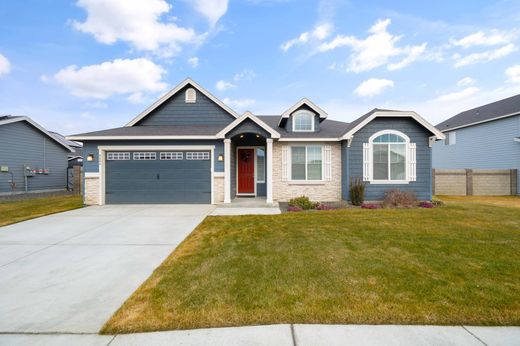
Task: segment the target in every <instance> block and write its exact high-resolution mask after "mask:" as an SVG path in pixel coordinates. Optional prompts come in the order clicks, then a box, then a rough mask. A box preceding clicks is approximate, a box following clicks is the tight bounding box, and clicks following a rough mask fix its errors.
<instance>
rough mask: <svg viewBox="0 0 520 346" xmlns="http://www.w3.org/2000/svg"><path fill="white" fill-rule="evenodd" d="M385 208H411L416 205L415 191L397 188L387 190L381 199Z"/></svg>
mask: <svg viewBox="0 0 520 346" xmlns="http://www.w3.org/2000/svg"><path fill="white" fill-rule="evenodd" d="M383 206H384V207H385V208H411V207H415V206H417V197H416V196H415V193H413V192H408V191H401V190H398V189H392V190H387V191H386V192H385V198H384V200H383Z"/></svg>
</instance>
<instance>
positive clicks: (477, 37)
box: [450, 30, 516, 49]
mask: <svg viewBox="0 0 520 346" xmlns="http://www.w3.org/2000/svg"><path fill="white" fill-rule="evenodd" d="M515 36H516V32H515V31H511V32H505V31H499V30H491V31H490V32H489V33H487V34H486V33H485V32H483V31H478V32H476V33H473V34H470V35H467V36H465V37H463V38H461V39H459V40H451V41H450V43H451V44H452V45H454V46H459V47H462V48H464V49H467V48H470V47H473V46H496V45H503V44H507V43H510V42H511V41H512V40H513V39H514V38H515Z"/></svg>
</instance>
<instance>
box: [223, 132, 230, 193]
mask: <svg viewBox="0 0 520 346" xmlns="http://www.w3.org/2000/svg"><path fill="white" fill-rule="evenodd" d="M224 203H231V139H228V138H227V139H224Z"/></svg>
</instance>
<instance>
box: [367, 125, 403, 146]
mask: <svg viewBox="0 0 520 346" xmlns="http://www.w3.org/2000/svg"><path fill="white" fill-rule="evenodd" d="M386 134H390V135H396V136H399V137H402V138H403V139H404V141H405V143H410V137H408V136H407V135H405V134H404V133H402V132H401V131H397V130H390V129H389V130H381V131H377V132H376V133H374V134H373V135H372V136H370V137H369V138H368V143H372V141H373V140H374V139H376V138H377V137H379V136H381V135H386ZM385 143H387V142H384V143H380V144H385ZM391 143H393V144H402V143H403V142H391ZM376 144H379V143H376Z"/></svg>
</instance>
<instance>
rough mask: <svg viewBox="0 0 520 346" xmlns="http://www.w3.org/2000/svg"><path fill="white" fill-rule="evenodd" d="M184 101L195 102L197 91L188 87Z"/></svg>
mask: <svg viewBox="0 0 520 346" xmlns="http://www.w3.org/2000/svg"><path fill="white" fill-rule="evenodd" d="M185 101H186V103H195V102H197V92H196V91H195V89H193V88H189V89H187V90H186V99H185Z"/></svg>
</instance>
